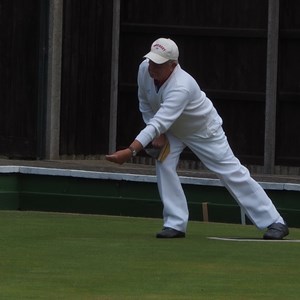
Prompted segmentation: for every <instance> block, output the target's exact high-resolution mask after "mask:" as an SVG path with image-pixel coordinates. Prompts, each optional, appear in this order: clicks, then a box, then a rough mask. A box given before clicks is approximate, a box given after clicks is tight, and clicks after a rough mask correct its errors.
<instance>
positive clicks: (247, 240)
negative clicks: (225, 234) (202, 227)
mask: <svg viewBox="0 0 300 300" xmlns="http://www.w3.org/2000/svg"><path fill="white" fill-rule="evenodd" d="M207 238H208V239H209V240H217V241H227V242H267V243H268V242H269V243H270V242H271V243H300V240H264V239H254V238H253V239H250V238H248V239H243V238H221V237H215V236H208V237H207Z"/></svg>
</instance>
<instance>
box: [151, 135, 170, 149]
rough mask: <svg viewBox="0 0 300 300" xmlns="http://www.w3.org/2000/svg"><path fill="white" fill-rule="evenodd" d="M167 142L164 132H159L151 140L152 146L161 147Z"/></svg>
mask: <svg viewBox="0 0 300 300" xmlns="http://www.w3.org/2000/svg"><path fill="white" fill-rule="evenodd" d="M166 142H167V137H166V136H165V135H164V134H161V135H160V136H159V137H157V138H155V139H154V140H153V141H152V146H153V147H154V148H162V147H163V146H164V145H165V144H166Z"/></svg>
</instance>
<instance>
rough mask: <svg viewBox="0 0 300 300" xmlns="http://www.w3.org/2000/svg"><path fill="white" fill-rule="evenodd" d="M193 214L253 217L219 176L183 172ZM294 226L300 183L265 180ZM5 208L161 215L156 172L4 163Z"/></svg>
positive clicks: (299, 221) (299, 219)
mask: <svg viewBox="0 0 300 300" xmlns="http://www.w3.org/2000/svg"><path fill="white" fill-rule="evenodd" d="M180 179H181V182H182V184H183V187H184V190H185V193H186V196H187V199H188V205H189V208H190V219H191V220H199V221H207V220H208V221H212V222H228V223H241V222H242V223H244V222H245V223H248V222H249V221H248V220H247V218H245V217H244V215H243V213H242V212H241V211H240V209H239V207H238V206H237V205H236V202H235V201H234V200H233V198H232V197H231V195H230V194H229V193H228V192H227V190H226V189H225V188H224V187H223V186H222V184H221V182H220V181H219V180H217V179H210V178H195V177H185V176H181V177H180ZM260 184H261V185H262V187H263V188H264V189H265V190H266V192H267V193H268V194H269V195H270V196H271V198H272V200H273V202H274V204H275V205H276V207H277V208H278V210H279V211H280V213H281V214H282V215H283V217H284V218H285V220H286V221H287V222H288V224H289V226H291V227H300V184H294V183H274V182H260ZM0 209H2V210H37V211H55V212H70V213H89V214H104V215H105V214H107V215H121V216H141V217H158V218H160V217H161V211H162V205H161V202H160V199H159V195H158V192H157V187H156V178H155V176H153V175H140V174H139V175H138V174H126V173H110V172H95V171H82V170H69V169H55V168H40V167H27V166H2V167H0Z"/></svg>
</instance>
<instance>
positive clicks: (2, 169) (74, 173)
mask: <svg viewBox="0 0 300 300" xmlns="http://www.w3.org/2000/svg"><path fill="white" fill-rule="evenodd" d="M1 173H2V174H5V173H6V174H7V173H20V174H32V175H48V176H65V177H77V178H89V179H108V180H124V181H135V182H150V183H154V182H156V176H155V175H143V174H141V175H139V174H129V173H116V172H96V171H84V170H72V169H58V168H43V167H28V166H0V174H1ZM179 178H180V181H181V183H182V184H192V185H206V186H219V187H222V186H223V184H222V183H221V181H220V180H219V179H212V178H198V177H188V176H179ZM259 184H260V185H261V186H262V188H263V189H266V190H279V191H282V190H286V191H300V184H294V183H278V182H259Z"/></svg>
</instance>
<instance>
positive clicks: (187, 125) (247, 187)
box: [106, 38, 289, 239]
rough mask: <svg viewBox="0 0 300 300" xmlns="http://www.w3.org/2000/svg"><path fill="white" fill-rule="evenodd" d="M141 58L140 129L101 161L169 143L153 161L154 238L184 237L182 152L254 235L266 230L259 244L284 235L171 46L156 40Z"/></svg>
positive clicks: (124, 157)
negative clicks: (159, 223) (157, 201)
mask: <svg viewBox="0 0 300 300" xmlns="http://www.w3.org/2000/svg"><path fill="white" fill-rule="evenodd" d="M144 57H145V58H146V59H145V60H144V61H143V62H142V63H141V64H140V67H139V72H138V97H139V109H140V111H141V113H142V116H143V120H144V122H145V124H146V127H145V128H144V129H143V130H142V131H141V132H140V133H139V134H138V136H137V137H136V138H135V140H134V141H133V142H132V143H131V145H130V146H129V147H128V149H124V150H120V151H117V152H115V153H113V154H111V155H107V156H106V159H107V160H109V161H112V162H115V163H119V164H123V163H124V162H126V161H128V160H129V159H130V158H131V157H132V156H135V155H136V154H137V153H138V152H139V151H140V150H142V149H143V148H145V147H146V146H147V145H148V144H149V143H151V142H152V145H153V146H154V147H157V148H161V147H163V146H164V145H165V143H166V142H167V141H168V142H169V145H170V153H169V154H168V155H167V157H166V158H165V160H164V161H156V173H157V184H158V190H159V193H160V197H161V200H162V202H163V205H164V209H163V219H164V220H163V221H164V226H163V229H162V231H161V232H159V233H157V235H156V237H157V238H180V237H185V233H186V227H187V222H188V214H189V213H188V207H187V202H186V198H185V195H184V192H183V189H182V186H181V183H180V180H179V177H178V175H177V172H176V167H177V164H178V160H179V156H180V153H181V152H182V151H183V149H184V148H185V147H189V148H190V150H191V151H193V153H195V155H197V157H198V158H199V159H200V160H201V161H202V162H203V164H204V165H205V166H206V167H207V168H208V169H209V170H211V171H213V172H214V173H215V174H216V175H217V176H218V177H219V178H220V180H221V182H222V183H223V184H224V186H225V187H226V188H227V189H228V191H229V192H230V193H231V195H232V196H233V198H234V199H235V200H236V201H237V203H238V204H239V205H240V206H241V207H243V209H244V210H245V212H246V214H247V216H248V217H249V219H250V220H251V221H252V222H253V223H254V224H255V225H256V226H257V227H258V228H259V229H261V230H263V229H266V228H267V230H266V232H265V234H264V235H263V238H264V239H282V238H284V237H285V236H286V235H288V234H289V230H288V227H287V225H286V224H285V222H284V220H283V219H282V217H281V216H280V214H279V213H278V211H277V210H276V208H275V207H274V205H273V203H272V201H271V199H270V198H269V197H268V196H267V194H266V193H265V191H264V190H263V189H262V187H261V186H260V185H259V184H258V183H257V182H256V181H254V179H252V178H251V176H250V174H249V171H248V170H247V169H246V168H245V167H244V166H242V165H241V164H240V162H239V160H238V159H237V158H236V157H235V156H234V154H233V153H232V150H231V148H230V146H229V144H228V141H227V138H226V136H225V133H224V131H223V129H222V119H221V118H220V116H219V115H218V113H217V111H216V109H215V108H214V106H213V104H212V102H211V101H210V100H209V99H208V98H207V97H206V95H205V93H204V92H203V91H201V89H200V87H199V86H198V84H197V83H196V81H195V80H194V78H193V77H192V76H191V75H189V74H188V73H187V72H185V71H184V70H182V69H181V67H180V65H179V64H178V57H179V51H178V47H177V45H176V44H175V42H174V41H172V40H171V39H166V38H159V39H158V40H156V41H155V42H154V43H153V44H152V46H151V51H150V52H149V53H148V54H146V55H145V56H144Z"/></svg>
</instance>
